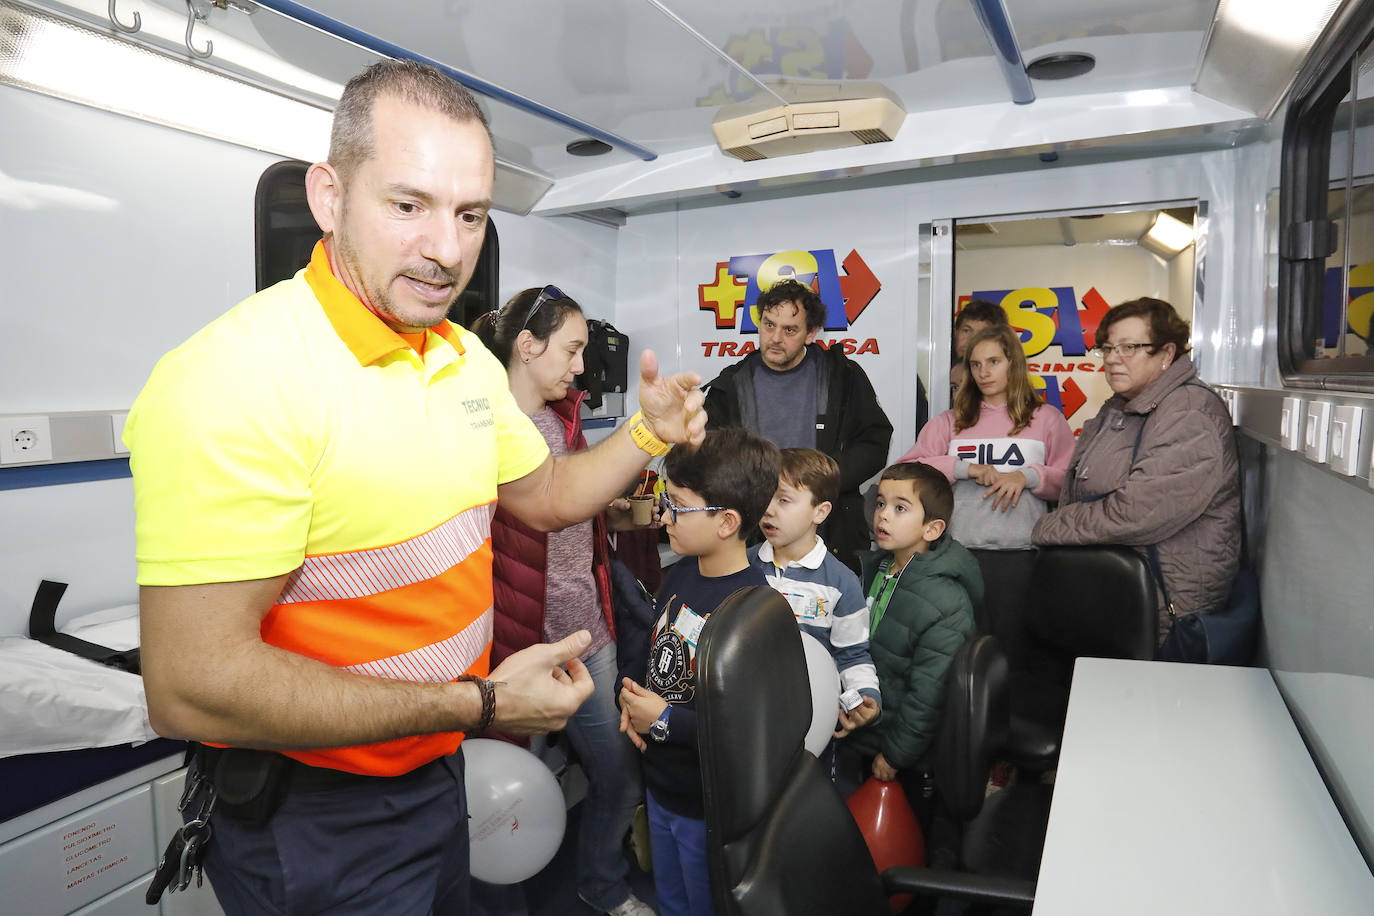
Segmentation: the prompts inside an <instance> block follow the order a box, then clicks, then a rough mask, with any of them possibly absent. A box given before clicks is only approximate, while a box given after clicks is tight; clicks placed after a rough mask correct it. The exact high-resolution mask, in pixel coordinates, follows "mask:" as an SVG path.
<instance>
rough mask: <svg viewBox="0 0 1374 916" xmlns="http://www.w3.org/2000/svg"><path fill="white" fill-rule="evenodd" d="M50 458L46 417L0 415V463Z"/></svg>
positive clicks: (49, 429) (50, 447)
mask: <svg viewBox="0 0 1374 916" xmlns="http://www.w3.org/2000/svg"><path fill="white" fill-rule="evenodd" d="M51 460H52V432H51V428H50V427H49V425H48V418H47V417H43V416H32V417H22V416H19V417H0V464H35V463H38V462H43V461H51Z"/></svg>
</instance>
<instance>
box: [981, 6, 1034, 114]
mask: <svg viewBox="0 0 1374 916" xmlns="http://www.w3.org/2000/svg"><path fill="white" fill-rule="evenodd" d="M973 12H974V13H976V14H977V16H978V21H979V22H980V23H982V25H983V31H984V32H986V33H987V35H988V41H990V42H991V43H992V48H993V50H994V51H995V52H997V63H998V64H999V65H1000V66H1001V67H1002V78H1003V79H1005V80H1006V81H1007V88H1008V89H1010V90H1011V100H1012V101H1013V102H1015V103H1016V104H1018V105H1029V104H1030V103H1031V102H1034V101H1035V89H1034V88H1032V86H1031V81H1030V77H1029V76H1027V75H1026V63H1025V61H1024V60H1022V59H1021V46H1020V45H1018V44H1017V43H1016V33H1014V32H1013V31H1012V30H1011V17H1009V16H1008V15H1007V8H1006V6H1004V5H1003V3H1002V0H973Z"/></svg>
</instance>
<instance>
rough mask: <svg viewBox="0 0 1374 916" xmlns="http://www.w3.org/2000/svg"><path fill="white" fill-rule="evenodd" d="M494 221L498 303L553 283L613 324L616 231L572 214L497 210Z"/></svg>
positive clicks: (592, 313)
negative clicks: (498, 268) (497, 244)
mask: <svg viewBox="0 0 1374 916" xmlns="http://www.w3.org/2000/svg"><path fill="white" fill-rule="evenodd" d="M492 220H493V222H495V224H496V229H497V232H499V233H500V236H501V287H500V288H501V295H500V299H501V302H502V303H505V302H506V300H508V299H509V298H510V297H511V296H514V295H515V294H516V293H518V292H520V291H521V290H522V289H526V288H527V287H531V286H544V285H545V284H548V283H552V284H553V285H554V286H557V287H558V288H559V289H561V290H563V292H565V293H567V294H568V295H569V296H572V297H573V298H574V299H576V300H577V301H578V303H579V304H580V305H581V306H582V308H583V310H584V311H585V312H586V313H587V317H589V318H601V319H603V320H610V321H611V322H612V323H613V324H614V323H615V316H616V311H617V305H616V294H615V292H616V266H615V265H616V245H617V232H616V230H615V229H612V228H610V227H608V226H600V225H597V224H595V223H589V222H587V221H585V220H579V219H572V218H570V217H544V216H515V215H514V214H510V213H501V212H497V213H495V214H493V216H492ZM616 327H618V328H619V327H620V326H619V324H616ZM620 330H622V331H624V330H625V328H620Z"/></svg>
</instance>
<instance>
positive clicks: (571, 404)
mask: <svg viewBox="0 0 1374 916" xmlns="http://www.w3.org/2000/svg"><path fill="white" fill-rule="evenodd" d="M472 330H473V331H475V332H476V333H477V335H478V336H479V337H481V338H482V342H483V343H484V344H486V346H487V349H489V350H491V352H492V353H494V354H495V355H496V357H497V358H498V359H499V360H500V361H501V363H502V364H503V365H504V366H505V367H506V373H507V377H508V379H509V384H510V390H511V394H513V395H514V396H515V402H516V404H518V405H519V407H520V409H521V410H523V411H524V412H525V413H526V414H527V415H528V416H529V417H530V419H531V420H533V421H534V425H535V426H536V427H537V428H538V429H539V431H540V432H541V433H542V434H543V435H544V439H545V441H546V442H548V445H549V450H550V452H552V453H553V454H554V455H562V454H567V453H568V452H574V451H580V450H582V449H585V448H586V447H587V440H586V439H585V437H584V436H583V434H582V421H581V418H580V415H579V407H580V405H581V402H582V398H583V396H584V395H585V392H583V391H579V390H577V389H575V388H573V387H572V383H573V379H574V378H575V377H576V376H577V375H580V374H581V373H582V351H583V350H584V349H585V348H586V346H587V321H586V319H585V318H584V317H583V315H582V308H581V306H579V305H578V304H577V303H576V302H575V301H573V300H572V299H571V298H569V297H568V296H566V295H564V294H563V292H562V291H561V290H559V289H558V288H557V287H554V286H545V287H543V288H542V289H541V288H538V287H535V288H531V289H527V290H524V291H523V292H520V293H517V294H516V295H515V296H513V297H512V298H511V300H510V301H509V302H507V303H506V305H505V307H503V308H501V309H500V310H499V311H495V312H488V313H487V314H486V315H483V316H481V317H480V318H478V319H477V321H476V322H474V324H473V326H472ZM622 502H624V501H623V500H617V503H622ZM625 510H628V503H625V505H624V506H623V507H619V511H615V512H614V514H615V515H617V518H616V522H617V525H616V527H628V521H629V520H628V511H625ZM606 527H607V524H606V516H605V514H603V515H602V516H599V517H597V518H596V519H594V520H593V521H590V522H583V523H581V524H578V525H573V526H572V527H570V528H565V529H563V530H562V531H555V532H551V533H548V534H545V533H543V532H540V531H536V530H534V529H533V528H530V527H528V526H527V525H525V524H523V523H522V522H521V521H520V520H519V519H517V518H515V516H513V515H511V514H509V513H507V512H505V511H503V510H502V509H501V507H500V506H499V505H498V506H497V509H496V515H495V517H494V518H493V519H492V525H491V537H492V552H493V560H492V578H493V586H494V610H495V614H494V623H493V635H492V649H491V655H492V659H491V663H492V665H493V666H495V665H497V664H499V663H500V661H501V660H502V659H503V658H505V657H506V656H508V655H510V654H512V653H514V652H517V651H519V650H520V649H522V648H524V647H525V646H528V645H533V644H535V643H539V642H543V641H545V640H548V639H550V638H552V639H561V638H562V637H563V636H566V635H568V634H569V633H575V632H577V631H578V630H582V629H586V630H588V631H590V632H591V634H592V642H591V645H590V646H589V647H588V649H587V651H586V653H584V654H583V656H582V661H583V662H584V663H585V664H586V665H587V669H588V671H589V672H590V673H591V676H592V680H593V681H594V682H595V684H596V690H595V692H594V693H593V694H592V696H591V698H590V699H589V700H587V702H586V703H584V704H583V705H582V708H581V709H579V710H578V711H577V712H576V713H575V714H574V715H573V716H572V718H570V719H568V724H567V727H566V729H565V733H566V734H567V736H568V738H569V740H570V741H571V742H572V745H573V748H574V749H575V750H576V751H577V755H578V758H579V759H580V760H581V763H582V767H583V769H584V771H585V772H586V775H587V780H588V789H587V799H586V802H585V804H584V807H583V812H582V819H581V824H580V826H579V828H578V838H577V876H578V877H577V884H578V886H577V892H578V895H579V896H580V897H581V898H582V899H583V900H584V901H585V902H586V903H587V904H589V905H590V906H592V907H593V908H594V909H596V910H597V911H598V912H604V913H612V914H615V916H646V914H647V916H652V914H653V910H652V909H651V908H650V907H649V906H648V905H647V904H645V903H644V902H643V901H641V900H640V899H639V898H638V897H635V896H634V895H633V894H632V893H631V892H630V887H629V884H628V883H627V882H626V875H627V873H628V865H627V863H626V861H625V857H624V856H623V855H622V854H621V841H622V840H623V839H624V837H625V834H626V831H627V830H628V829H629V827H630V821H631V819H632V818H633V817H634V811H635V808H636V806H637V805H638V804H639V803H640V801H641V799H642V797H643V791H642V789H641V779H640V772H639V760H638V755H637V754H636V753H635V751H634V748H633V747H632V746H631V745H630V743H629V742H628V741H626V740H625V739H624V737H623V736H622V735H621V734H620V711H619V710H618V709H617V708H616V705H615V697H616V691H617V689H618V685H617V684H616V670H617V669H616V644H615V632H614V623H613V617H612V610H611V578H610V557H609V550H608V543H607V537H606Z"/></svg>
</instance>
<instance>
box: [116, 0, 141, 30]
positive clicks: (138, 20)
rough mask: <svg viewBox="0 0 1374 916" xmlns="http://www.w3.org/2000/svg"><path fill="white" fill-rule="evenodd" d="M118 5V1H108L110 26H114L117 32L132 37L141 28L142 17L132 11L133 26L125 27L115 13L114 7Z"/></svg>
mask: <svg viewBox="0 0 1374 916" xmlns="http://www.w3.org/2000/svg"><path fill="white" fill-rule="evenodd" d="M118 3H119V0H110V25H112V26H114V27H115V29H116V30H117V31H120V32H123V33H124V34H126V35H132V34H133V33H135V32H137V31H138V30H139V29H141V28H143V15H142V14H141V13H139V11H138V10H134V24H133V25H125V24H124V23H122V22H120V21H119V13H118V12H116V11H115V6H116V5H117V4H118Z"/></svg>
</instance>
